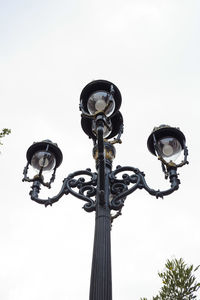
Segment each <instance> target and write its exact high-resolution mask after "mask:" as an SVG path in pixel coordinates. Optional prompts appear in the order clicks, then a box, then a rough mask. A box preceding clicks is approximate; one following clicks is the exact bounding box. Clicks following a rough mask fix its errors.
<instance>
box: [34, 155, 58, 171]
mask: <svg viewBox="0 0 200 300" xmlns="http://www.w3.org/2000/svg"><path fill="white" fill-rule="evenodd" d="M31 165H32V167H33V168H34V169H37V170H40V169H41V168H43V171H51V170H52V169H53V168H54V167H55V165H56V158H55V156H54V155H53V154H52V153H51V152H49V151H38V152H36V153H35V154H34V155H33V157H32V159H31Z"/></svg>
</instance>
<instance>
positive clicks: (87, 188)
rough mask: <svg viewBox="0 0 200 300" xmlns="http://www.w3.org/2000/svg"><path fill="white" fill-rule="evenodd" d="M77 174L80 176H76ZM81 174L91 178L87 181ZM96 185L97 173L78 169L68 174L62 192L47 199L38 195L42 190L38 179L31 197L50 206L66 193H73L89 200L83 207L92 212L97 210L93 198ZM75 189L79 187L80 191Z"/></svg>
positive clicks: (77, 196) (86, 200)
mask: <svg viewBox="0 0 200 300" xmlns="http://www.w3.org/2000/svg"><path fill="white" fill-rule="evenodd" d="M77 176H79V177H78V178H76V177H77ZM80 176H89V177H90V180H89V181H86V180H85V178H84V177H80ZM96 186H97V174H96V173H92V172H91V170H90V169H86V170H82V171H76V172H74V173H72V174H70V175H68V177H67V178H65V179H64V180H63V185H62V188H61V190H60V192H59V193H58V194H57V195H56V196H54V197H52V198H48V199H46V200H45V199H40V198H39V197H38V194H39V190H40V183H39V182H38V181H35V182H34V183H33V186H32V190H31V192H30V195H31V199H32V200H34V201H35V202H37V203H40V204H44V205H45V206H48V205H52V204H53V203H55V202H57V201H58V200H59V199H60V198H61V197H62V196H63V195H64V194H65V195H68V194H72V195H73V196H75V197H76V198H79V199H81V200H83V201H85V202H87V203H86V204H85V205H84V206H83V209H84V210H85V211H87V212H92V211H94V210H95V200H94V199H92V197H93V196H95V195H96ZM75 189H78V192H77V191H76V190H75Z"/></svg>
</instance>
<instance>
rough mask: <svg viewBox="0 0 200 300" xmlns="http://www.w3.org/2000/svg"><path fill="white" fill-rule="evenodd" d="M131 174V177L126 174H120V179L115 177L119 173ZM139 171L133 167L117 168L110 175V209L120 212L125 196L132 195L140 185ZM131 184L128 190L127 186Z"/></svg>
mask: <svg viewBox="0 0 200 300" xmlns="http://www.w3.org/2000/svg"><path fill="white" fill-rule="evenodd" d="M127 171H129V172H130V171H131V172H133V174H132V175H128V174H127V173H124V174H122V178H121V179H118V178H117V177H116V176H117V175H118V174H119V173H121V172H127ZM139 172H140V171H139V170H138V169H136V168H133V167H121V166H117V169H116V170H115V171H113V172H111V173H110V176H109V178H110V191H111V194H112V200H111V203H110V208H111V209H113V210H120V209H121V208H122V207H123V206H124V201H125V199H126V196H128V195H129V194H131V193H133V192H134V191H135V190H136V189H137V188H139V185H140V176H139V174H138V173H139ZM130 184H133V185H132V186H131V187H130V188H128V186H129V185H130Z"/></svg>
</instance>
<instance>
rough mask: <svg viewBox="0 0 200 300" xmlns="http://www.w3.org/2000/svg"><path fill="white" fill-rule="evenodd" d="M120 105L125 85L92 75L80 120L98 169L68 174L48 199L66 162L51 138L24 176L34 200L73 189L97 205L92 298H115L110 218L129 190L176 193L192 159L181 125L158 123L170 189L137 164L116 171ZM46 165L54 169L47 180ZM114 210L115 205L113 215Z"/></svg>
mask: <svg viewBox="0 0 200 300" xmlns="http://www.w3.org/2000/svg"><path fill="white" fill-rule="evenodd" d="M120 106H121V94H120V91H119V90H118V88H117V87H116V86H115V85H114V84H113V83H111V82H109V81H106V80H96V81H92V82H91V83H89V84H88V85H87V86H86V87H85V88H84V89H83V91H82V93H81V96H80V110H81V112H82V114H81V125H82V129H83V131H84V132H85V133H86V134H87V135H88V136H89V138H91V139H92V140H93V143H94V148H93V157H94V159H95V161H96V172H92V171H91V170H90V169H86V170H82V171H76V172H74V173H72V174H69V175H68V176H67V177H66V178H65V179H64V181H63V184H62V187H61V189H60V191H59V193H58V194H57V195H56V196H54V197H52V198H48V199H40V198H39V192H40V189H41V186H44V187H48V188H50V187H51V184H52V183H53V181H54V179H55V173H56V169H57V168H58V167H59V166H60V164H61V162H62V152H61V150H60V149H59V148H58V146H57V144H55V143H52V142H51V141H50V140H44V141H42V142H38V143H34V144H33V145H32V146H30V147H29V149H28V150H27V154H26V157H27V165H26V167H25V168H24V178H23V181H27V182H32V187H31V191H30V196H31V199H32V200H33V201H35V202H37V203H40V204H43V205H45V206H48V205H52V204H53V203H54V202H56V201H58V200H59V199H60V198H61V197H62V196H63V195H68V194H72V195H73V196H75V197H77V198H79V199H81V200H83V201H85V202H86V203H85V204H84V206H83V208H84V210H85V211H87V212H93V211H95V216H96V217H95V234H94V249H93V259H92V271H91V282H90V296H89V299H90V300H112V276H111V243H110V230H111V223H112V222H113V220H114V219H115V218H117V217H118V216H119V215H120V214H121V210H122V208H123V206H124V202H125V200H126V198H127V196H128V195H129V194H131V193H133V192H134V191H135V190H136V189H145V190H146V191H147V192H148V193H149V194H150V195H153V196H156V197H157V198H158V197H161V198H162V197H163V196H166V195H169V194H171V193H173V192H174V191H176V190H177V189H178V188H179V184H180V180H179V179H178V174H177V168H179V167H182V166H183V165H185V164H186V163H188V162H187V155H188V151H187V147H186V143H185V142H186V140H185V136H184V134H183V133H182V132H181V131H180V129H179V128H175V127H170V126H168V125H161V126H159V127H155V128H154V130H153V132H152V133H151V135H150V136H149V138H148V141H147V146H148V149H149V151H150V152H151V153H152V154H153V155H156V156H158V159H159V160H160V161H161V165H162V170H163V172H164V173H165V178H166V179H167V178H169V181H170V183H171V186H170V188H169V189H167V190H164V191H160V190H154V189H151V188H150V187H149V186H148V185H147V183H146V180H145V174H144V173H143V172H141V171H140V170H139V169H137V168H134V167H130V166H125V167H121V166H117V168H116V169H115V170H114V171H113V170H112V161H113V159H114V157H115V147H114V144H116V143H121V135H122V133H123V118H122V115H121V113H120V112H119V108H120ZM182 152H183V159H182V160H181V161H179V163H176V162H175V160H176V159H178V156H180V154H181V153H182ZM29 165H31V166H32V167H33V168H34V169H35V170H36V171H37V175H35V176H34V177H33V178H29V175H28V168H29ZM47 171H48V172H51V173H52V174H51V177H50V179H49V181H47V182H46V180H45V177H46V173H47ZM120 174H121V176H120V177H119V175H120ZM88 178H89V179H88ZM113 211H116V212H115V214H114V215H113Z"/></svg>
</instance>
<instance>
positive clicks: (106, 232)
mask: <svg viewBox="0 0 200 300" xmlns="http://www.w3.org/2000/svg"><path fill="white" fill-rule="evenodd" d="M103 126H104V123H103V121H102V120H101V119H100V120H99V121H98V120H97V132H98V134H97V135H98V160H97V171H98V183H97V195H96V219H95V234H94V248H93V259H92V272H91V281H90V298H89V299H90V300H112V276H111V242H110V230H111V216H110V208H109V194H110V188H109V173H110V172H111V163H110V164H107V163H106V161H105V154H104V141H103Z"/></svg>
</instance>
